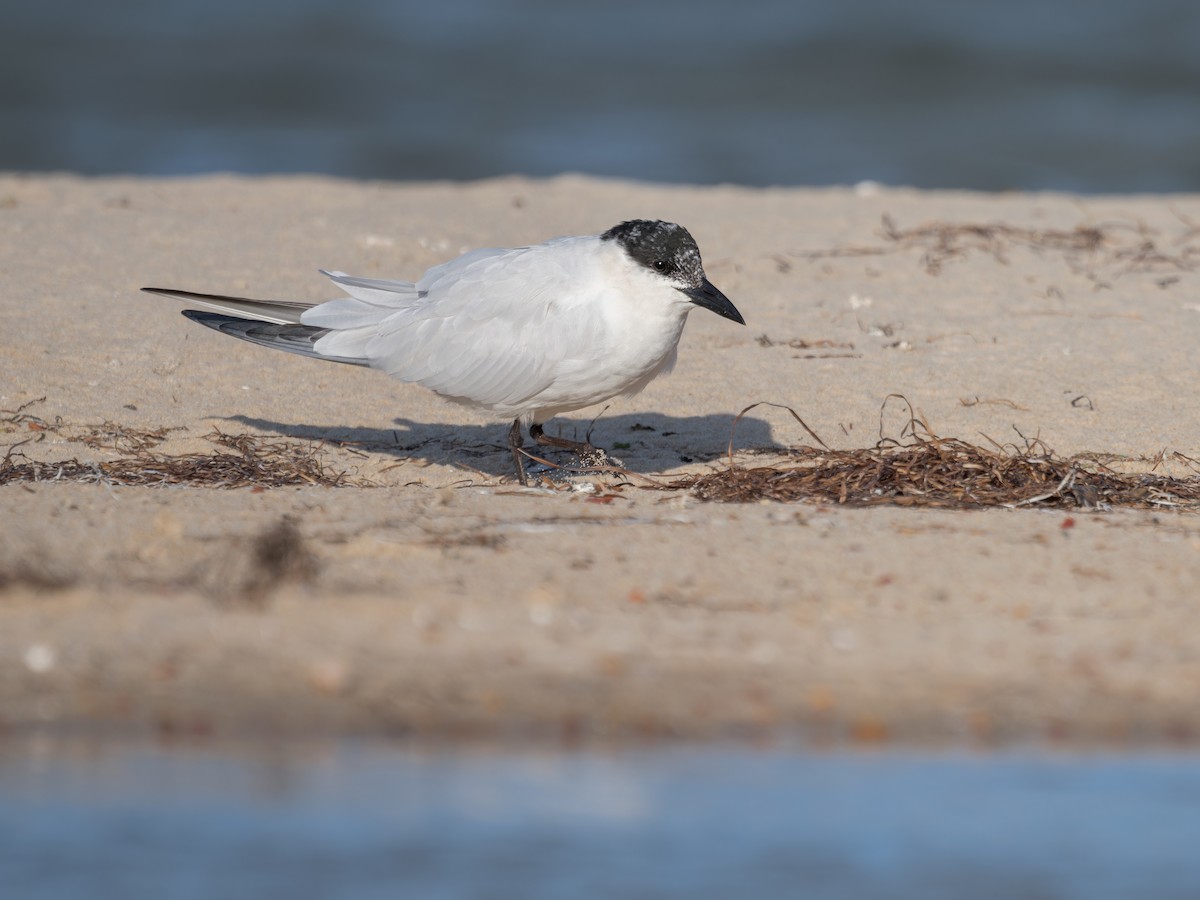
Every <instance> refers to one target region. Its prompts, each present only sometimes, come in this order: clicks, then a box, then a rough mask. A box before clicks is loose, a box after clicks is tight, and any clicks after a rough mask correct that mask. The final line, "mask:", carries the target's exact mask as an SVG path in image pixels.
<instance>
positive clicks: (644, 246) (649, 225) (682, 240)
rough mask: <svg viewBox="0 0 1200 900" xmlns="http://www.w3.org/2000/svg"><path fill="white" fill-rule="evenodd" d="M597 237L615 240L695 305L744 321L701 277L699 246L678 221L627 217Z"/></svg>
mask: <svg viewBox="0 0 1200 900" xmlns="http://www.w3.org/2000/svg"><path fill="white" fill-rule="evenodd" d="M600 239H601V240H604V241H616V242H617V243H618V244H620V245H621V246H622V247H624V248H625V252H626V253H627V254H629V257H630V258H631V259H632V260H633V261H634V262H636V263H638V264H640V265H643V266H645V267H646V268H647V269H650V270H651V271H653V272H658V273H659V274H660V275H662V276H663V277H664V278H666V279H668V280H669V281H672V282H674V283H675V285H676V286H677V287H679V290H681V291H682V292H683V293H684V294H686V295H687V296H688V298H689V299H691V301H692V302H693V303H695V304H696V305H697V306H703V307H704V308H705V309H710V310H712V311H713V312H715V313H716V314H717V315H718V316H724V317H725V318H726V319H732V320H733V321H734V322H737V323H739V324H741V325H745V324H746V322H745V320H744V319H743V318H742V314H741V313H740V312H738V311H737V307H735V306H734V305H733V304H732V303H731V302H730V301H729V298H728V297H726V296H725V295H724V294H722V293H721V292H720V291H719V290H717V289H716V288H715V287H713V285H712V283H711V282H710V281H709V280H708V278H707V277H705V275H704V266H703V265H701V263H700V248H699V247H697V246H696V241H695V239H693V238H692V236H691V234H690V233H689V232H688V230H687V229H686V228H684V227H683V226H682V225H676V224H675V223H674V222H663V221H662V220H660V219H631V220H630V221H628V222H622V223H621V224H620V225H616V226H614V227H613V228H610V229H608V231H606V232H604V234H602V235H600ZM680 285H682V286H680Z"/></svg>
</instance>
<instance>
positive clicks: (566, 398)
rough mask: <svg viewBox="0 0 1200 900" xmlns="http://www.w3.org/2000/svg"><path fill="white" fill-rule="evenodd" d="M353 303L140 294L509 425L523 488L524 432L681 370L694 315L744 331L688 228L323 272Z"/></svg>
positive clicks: (649, 223)
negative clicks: (183, 304)
mask: <svg viewBox="0 0 1200 900" xmlns="http://www.w3.org/2000/svg"><path fill="white" fill-rule="evenodd" d="M320 271H321V274H323V275H325V276H326V277H328V278H329V279H330V280H331V281H332V282H333V283H334V284H336V285H337V286H338V287H339V288H341V289H342V290H343V291H344V292H345V293H346V294H347V295H348V296H346V297H341V298H338V299H336V300H330V301H328V302H325V303H318V304H310V303H301V302H295V301H286V300H250V299H246V298H241V297H227V296H222V295H219V294H200V293H195V292H192V291H180V290H174V289H172V288H150V287H148V288H142V290H144V291H148V292H150V293H153V294H161V295H164V296H167V297H172V298H175V299H177V300H184V301H188V302H189V303H193V304H195V305H198V306H202V307H204V308H205V309H206V310H215V312H210V311H202V310H195V309H186V310H183V315H185V316H187V318H189V319H191V320H192V321H194V322H199V323H200V324H201V325H206V326H208V327H209V328H213V329H216V330H217V331H219V332H221V333H223V334H228V335H232V336H233V337H236V338H241V339H242V340H245V341H250V342H251V343H254V344H261V345H262V346H264V347H271V348H273V349H275V350H285V351H287V352H289V353H298V354H300V355H302V356H310V357H313V358H315V359H326V360H330V361H332V362H340V363H348V364H350V365H356V366H369V367H370V368H373V369H381V370H382V371H384V372H386V373H387V374H388V375H391V376H392V377H394V378H397V379H399V380H400V381H407V382H414V383H416V384H420V385H423V386H425V387H427V388H429V389H430V390H431V391H433V392H434V393H436V394H438V395H440V396H442V397H444V398H446V399H447V400H451V401H453V402H456V403H460V404H463V405H465V406H469V407H471V408H473V409H482V410H489V411H491V412H493V413H495V414H497V415H498V416H503V417H505V418H506V419H507V418H508V417H512V426H511V427H510V428H509V431H508V446H509V448H510V449H511V450H512V454H513V460H514V462H515V463H516V469H517V479H518V480H519V481H520V483H521V484H526V483H527V480H526V475H525V464H524V456H525V453H524V450H523V447H522V435H521V428H522V422H526V423H528V425H529V434H530V437H532V438H533V440H534V441H535V442H536V443H537V444H539V445H541V446H551V447H559V448H565V449H569V450H574V451H576V452H585V451H594V450H595V448H593V447H592V446H591V445H590V444H587V443H583V442H578V441H568V440H565V439H563V438H558V437H552V436H551V435H548V434H546V433H545V432H544V430H543V427H542V426H543V424H544V423H545V422H546V421H547V420H548V419H550V418H552V417H553V416H556V415H559V414H561V413H568V412H574V411H575V410H578V409H583V408H584V407H587V406H592V405H594V404H597V403H601V402H603V401H605V400H608V399H610V398H612V397H616V396H618V395H626V396H628V395H632V394H636V393H637V392H639V391H640V390H642V388H644V387H645V386H646V385H647V384H649V383H650V382H651V381H652V380H654V378H656V377H657V376H659V375H662V374H665V373H666V372H669V371H670V370H671V368H672V367H673V366H674V365H675V358H676V351H677V348H678V345H679V337H680V335H681V333H682V332H683V326H684V323H685V322H686V321H687V317H688V313H689V312H691V311H692V310H693V309H694V308H695V307H697V306H702V307H704V308H705V309H708V310H711V311H712V312H715V313H716V314H717V315H719V316H723V317H724V318H726V319H731V320H732V321H734V322H737V323H738V324H741V325H745V324H746V323H745V320H744V319H743V318H742V314H741V313H739V312H738V310H737V308H736V307H735V306H734V305H733V303H731V302H730V300H729V298H727V297H726V296H725V295H724V294H722V293H721V292H720V291H719V290H717V288H715V287H714V286H713V285H712V283H711V282H710V281H709V280H708V278H707V277H706V276H705V274H704V267H703V265H702V264H701V261H700V249H699V247H697V246H696V241H695V240H694V239H693V238H692V236H691V234H690V233H689V232H688V230H687V229H686V228H684V227H683V226H681V225H676V224H674V223H672V222H663V221H659V220H649V219H634V220H631V221H628V222H622V223H621V224H620V225H616V226H614V227H612V228H610V229H609V230H608V231H605V232H604V233H603V234H598V235H586V236H578V237H561V238H555V239H553V240H550V241H546V242H545V243H543V244H536V245H533V246H529V247H517V248H515V249H507V250H506V249H494V248H487V249H480V250H472V251H470V252H469V253H466V254H464V255H462V256H459V257H458V258H456V259H453V260H450V261H449V262H446V263H442V264H441V265H437V266H434V267H433V268H431V269H429V270H428V271H427V272H426V273H425V274H424V275H422V276H421V278H420V279H419V280H418V281H416V282H408V281H385V280H380V279H375V278H359V277H355V276H352V275H347V274H345V273H344V272H327V271H325V270H320Z"/></svg>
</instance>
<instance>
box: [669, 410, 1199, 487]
mask: <svg viewBox="0 0 1200 900" xmlns="http://www.w3.org/2000/svg"><path fill="white" fill-rule="evenodd" d="M888 399H889V400H892V399H897V397H896V395H893V396H892V397H889V398H888ZM898 399H899V400H901V402H904V403H906V404H907V400H905V399H904V398H903V397H899V398H898ZM886 406H887V401H885V403H884V407H886ZM750 408H753V407H750ZM747 411H748V410H745V411H743V415H744V414H745V412H747ZM789 411H790V410H789ZM882 413H883V410H882V409H881V418H882ZM792 414H793V415H795V413H794V412H793V413H792ZM797 419H799V417H797ZM801 424H803V423H801ZM810 434H811V432H810ZM818 441H819V439H818ZM787 455H788V458H789V462H788V463H786V464H783V465H772V466H756V467H742V466H736V465H734V464H733V461H732V458H731V459H730V462H729V464H728V465H727V466H726V467H724V468H722V469H720V470H718V471H715V472H711V473H708V474H704V475H689V476H685V477H683V478H679V479H676V480H675V481H673V482H671V483H670V484H669V485H667V489H670V490H688V491H691V492H692V493H693V494H694V495H695V496H697V497H699V498H700V499H702V500H714V501H720V502H726V503H747V502H756V501H763V500H767V501H778V502H784V503H791V502H811V503H835V504H839V505H845V506H876V505H891V506H919V507H930V508H938V509H984V508H993V507H1008V508H1017V507H1038V508H1047V507H1049V508H1055V507H1058V508H1064V507H1065V508H1088V507H1092V508H1094V507H1104V508H1113V507H1124V508H1137V509H1161V508H1164V507H1169V508H1182V509H1197V508H1200V478H1197V477H1194V476H1193V477H1188V478H1174V477H1171V476H1168V475H1162V474H1157V473H1154V472H1150V473H1140V474H1138V473H1126V472H1118V471H1115V470H1114V469H1112V468H1110V467H1109V466H1108V465H1107V464H1106V462H1111V461H1112V460H1113V458H1112V457H1103V456H1100V455H1097V454H1078V455H1075V456H1070V457H1061V456H1058V455H1056V454H1055V453H1054V452H1053V451H1052V450H1051V449H1049V448H1048V447H1046V446H1045V445H1044V444H1043V443H1042V442H1041V441H1039V440H1037V439H1036V438H1035V439H1032V440H1025V441H1024V442H1023V446H1017V445H1013V444H1008V445H1004V446H1001V445H995V446H993V447H981V446H978V445H976V444H972V443H970V442H968V441H964V440H960V439H958V438H945V437H941V436H939V435H937V434H934V433H933V432H932V431H931V430H930V429H929V428H928V426H927V425H926V424H925V423H923V422H921V421H919V420H918V419H917V418H916V417H915V416H914V415H913V413H912V408H911V406H910V407H909V421H908V424H907V426H906V427H905V429H904V431H903V433H902V435H901V438H900V439H892V438H882V437H881V438H880V440H879V442H878V443H877V444H876V445H875V446H873V447H868V448H862V449H855V450H831V449H829V448H827V447H824V446H822V447H800V448H797V449H794V450H791V451H789V452H788V454H787ZM1171 458H1172V459H1173V460H1175V461H1176V462H1180V463H1183V464H1185V465H1187V466H1188V467H1189V468H1190V469H1192V470H1193V471H1200V466H1198V464H1197V463H1196V461H1194V460H1192V459H1190V458H1188V457H1185V456H1183V455H1182V454H1178V453H1176V454H1172V455H1171Z"/></svg>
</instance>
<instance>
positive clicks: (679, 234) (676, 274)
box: [600, 219, 704, 287]
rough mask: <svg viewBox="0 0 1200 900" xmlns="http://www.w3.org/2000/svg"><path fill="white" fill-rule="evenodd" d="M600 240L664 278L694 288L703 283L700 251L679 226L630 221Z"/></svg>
mask: <svg viewBox="0 0 1200 900" xmlns="http://www.w3.org/2000/svg"><path fill="white" fill-rule="evenodd" d="M600 238H601V240H605V241H616V242H617V243H618V244H620V245H621V246H622V247H624V248H625V252H626V253H628V254H629V256H630V258H631V259H633V260H634V261H635V262H638V263H640V264H641V265H643V266H645V267H646V268H647V269H651V270H653V271H655V272H658V273H659V274H661V275H662V276H663V277H664V278H670V279H671V280H672V281H681V282H683V283H684V284H688V285H691V286H693V287H698V286H699V285H700V284H701V283H702V282H703V281H704V267H703V266H702V265H701V264H700V248H699V247H697V246H696V241H695V240H694V239H693V238H692V236H691V234H689V233H688V230H687V229H686V228H684V227H683V226H682V225H676V224H675V223H674V222H663V221H661V220H659V219H632V220H630V221H628V222H622V223H621V224H620V225H616V226H614V227H613V228H610V229H608V231H606V232H604V234H602V235H600Z"/></svg>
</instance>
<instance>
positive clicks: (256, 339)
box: [154, 291, 369, 366]
mask: <svg viewBox="0 0 1200 900" xmlns="http://www.w3.org/2000/svg"><path fill="white" fill-rule="evenodd" d="M154 293H167V292H166V291H155V292H154ZM183 293H184V292H183V291H173V292H171V293H170V294H169V296H175V295H179V294H183ZM196 296H197V295H195V294H192V295H189V296H187V297H185V298H184V299H189V300H194V299H196ZM200 296H208V295H200ZM247 302H251V303H253V302H257V301H247ZM305 308H307V307H305ZM183 314H184V315H185V316H187V318H189V319H191V320H192V321H193V322H199V323H200V324H201V325H206V326H208V327H209V328H212V329H214V330H216V331H219V332H221V333H222V334H228V335H230V336H232V337H235V338H240V339H241V340H243V341H249V342H250V343H252V344H258V345H260V346H262V347H270V348H271V349H272V350H283V351H285V352H287V353H297V354H299V355H300V356H310V357H312V358H313V359H327V360H329V361H330V362H340V363H346V364H348V365H352V366H366V365H369V363H368V362H367V360H365V359H362V358H361V357H351V356H333V355H330V354H327V353H318V352H317V351H316V349H314V347H313V345H314V344H315V343H316V342H317V341H319V340H320V339H321V338H323V337H325V335H327V334H329V329H328V328H314V327H312V326H311V325H300V324H296V323H291V322H273V321H267V320H263V319H241V318H238V317H236V316H226V315H221V314H220V313H211V312H201V311H200V310H196V309H185V310H183Z"/></svg>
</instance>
